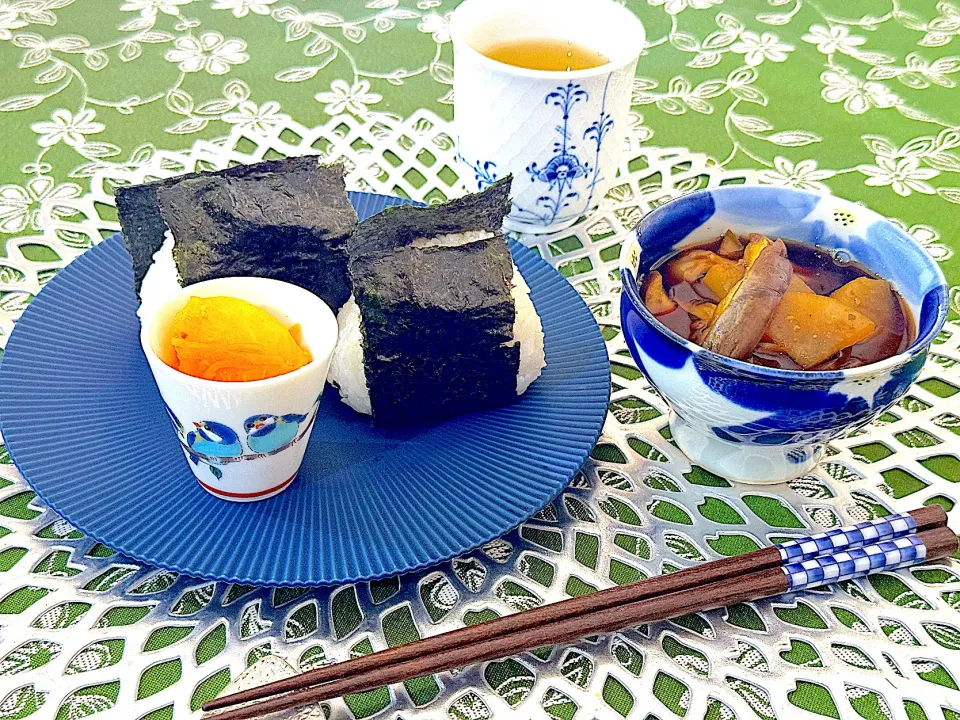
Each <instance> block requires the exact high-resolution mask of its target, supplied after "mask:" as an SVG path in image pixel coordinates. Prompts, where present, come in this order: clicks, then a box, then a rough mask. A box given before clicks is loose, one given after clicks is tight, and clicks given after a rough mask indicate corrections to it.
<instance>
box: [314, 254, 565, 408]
mask: <svg viewBox="0 0 960 720" xmlns="http://www.w3.org/2000/svg"><path fill="white" fill-rule="evenodd" d="M510 294H511V296H512V297H513V303H514V306H515V308H516V318H515V319H514V321H513V339H514V341H515V342H519V343H520V368H519V370H518V372H517V395H522V394H523V393H525V392H526V391H527V388H528V387H530V384H531V383H532V382H533V381H534V380H536V379H537V378H538V377H540V371H541V370H543V368H544V367H546V364H547V362H546V358H545V356H544V354H543V326H542V325H541V323H540V316H539V315H537V311H536V310H535V309H534V307H533V301H532V300H531V299H530V288H529V287H528V286H527V283H526V282H524V280H523V276H522V275H520V272H519V271H518V270H517V269H516V268H514V270H513V287H512V288H511V292H510ZM337 325H339V326H340V338H339V340H337V347H336V348H334V351H333V359H332V360H331V362H330V374H329V375H328V376H327V380H329V382H331V383H332V384H334V385H335V386H337V388H339V390H340V399H341V400H343V402H345V403H346V404H347V405H349V406H350V407H352V408H353V409H354V410H356V411H357V412H360V413H364V414H365V415H371V414H372V413H373V409H372V407H371V405H370V391H369V390H368V388H367V378H366V372H365V371H364V367H363V334H362V332H361V330H360V307H359V306H358V305H357V303H356V301H355V300H354V299H353V296H351V297H350V299H349V300H347V302H346V304H345V305H344V306H343V307H342V308H341V309H340V313H339V314H338V315H337Z"/></svg>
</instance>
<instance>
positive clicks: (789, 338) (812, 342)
mask: <svg viewBox="0 0 960 720" xmlns="http://www.w3.org/2000/svg"><path fill="white" fill-rule="evenodd" d="M875 328H876V325H875V324H874V322H873V321H872V320H871V319H870V318H869V317H867V316H866V315H864V314H863V313H860V312H858V311H856V310H854V309H853V308H851V307H849V306H848V305H845V304H844V303H842V302H840V301H839V300H837V299H835V298H832V297H826V296H823V295H816V294H813V293H801V292H788V293H786V294H785V295H784V296H783V299H782V300H781V301H780V304H779V305H778V306H777V309H776V311H775V312H774V313H773V317H772V318H771V320H770V324H769V325H768V326H767V331H766V333H765V335H766V336H767V337H769V338H770V339H771V340H772V341H773V342H775V343H776V344H777V345H779V346H780V347H782V348H783V349H784V350H785V351H786V353H787V354H788V355H789V356H790V357H791V358H793V360H794V361H795V362H796V363H797V364H798V365H800V366H801V367H803V368H804V369H809V368H812V367H814V366H815V365H819V364H820V363H822V362H823V361H824V360H827V359H828V358H830V357H832V356H833V355H835V354H836V353H838V352H840V351H841V350H843V349H844V348H848V347H850V346H851V345H856V344H857V343H858V342H860V341H861V340H865V339H866V338H868V337H870V335H872V334H873V331H874V329H875Z"/></svg>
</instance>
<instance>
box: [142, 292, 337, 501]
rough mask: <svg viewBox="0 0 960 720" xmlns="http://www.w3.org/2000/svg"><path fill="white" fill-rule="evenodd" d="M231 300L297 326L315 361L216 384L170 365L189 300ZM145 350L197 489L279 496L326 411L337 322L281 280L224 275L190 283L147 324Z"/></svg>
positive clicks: (231, 496)
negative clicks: (175, 326) (171, 337)
mask: <svg viewBox="0 0 960 720" xmlns="http://www.w3.org/2000/svg"><path fill="white" fill-rule="evenodd" d="M221 295H222V296H228V297H235V298H239V299H241V300H246V301H247V302H249V303H252V304H254V305H257V306H258V307H261V308H263V309H264V310H266V311H267V312H269V313H270V314H271V315H273V316H274V317H275V318H277V319H278V320H280V321H281V322H282V323H284V325H286V326H287V327H289V326H291V325H293V324H294V323H299V324H300V328H301V330H302V334H303V335H302V336H303V344H304V345H305V346H306V347H307V349H308V350H309V351H310V354H311V355H312V358H313V359H312V360H311V361H310V362H309V363H307V364H306V365H304V366H303V367H301V368H299V369H297V370H294V371H293V372H289V373H287V374H285V375H278V376H276V377H272V378H267V379H266V380H253V381H250V382H219V381H216V380H204V379H203V378H196V377H192V376H190V375H186V374H184V373H182V372H180V371H179V370H175V369H174V368H172V367H171V366H170V365H168V364H167V362H168V361H171V360H172V357H171V355H172V353H173V352H174V350H173V348H172V346H170V345H169V343H168V342H166V341H167V339H168V335H167V333H168V331H169V328H170V325H171V323H172V322H173V319H174V316H175V315H176V314H177V312H179V311H180V310H181V309H182V308H183V306H184V305H186V304H187V301H188V300H189V299H190V298H191V297H216V296H221ZM140 343H141V345H142V346H143V352H144V353H145V354H146V356H147V362H148V363H149V364H150V370H151V371H152V372H153V377H154V380H156V382H157V387H158V388H159V389H160V395H161V396H162V397H163V401H164V402H165V403H166V405H167V413H168V414H169V415H170V419H171V421H172V422H173V425H174V428H175V429H176V431H177V436H178V438H179V440H180V445H181V447H182V449H183V452H184V455H186V457H187V463H188V464H189V465H190V469H191V470H192V471H193V474H194V476H195V477H196V478H197V481H198V482H199V483H200V485H201V486H202V487H203V488H204V489H205V490H206V491H207V492H209V493H211V494H212V495H215V496H216V497H219V498H222V499H224V500H230V501H233V502H250V501H253V500H263V499H265V498H268V497H272V496H274V495H277V494H278V493H281V492H283V491H284V490H285V489H286V488H287V487H289V486H290V484H291V483H292V482H293V480H294V478H295V477H296V475H297V471H298V470H299V469H300V464H301V462H302V461H303V454H304V452H305V451H306V448H307V441H308V440H309V439H310V431H311V429H312V428H313V422H314V420H315V419H316V416H317V410H318V409H319V407H320V395H321V393H322V392H323V386H324V383H325V382H326V379H327V370H328V368H329V367H330V358H331V356H332V354H333V347H334V345H336V343H337V319H336V317H334V314H333V311H332V310H331V309H330V308H329V307H328V306H327V304H326V303H324V302H323V300H321V299H320V298H318V297H317V296H316V295H314V294H313V293H311V292H309V291H307V290H304V289H303V288H301V287H297V286H296V285H292V284H290V283H286V282H282V281H280V280H271V279H269V278H259V277H227V278H218V279H216V280H207V281H205V282H200V283H196V284H195V285H188V286H187V287H185V288H183V289H182V290H180V292H179V293H177V294H176V295H174V296H173V297H172V298H171V299H170V300H168V301H167V302H165V303H163V304H162V305H160V306H159V307H157V309H156V310H155V311H153V312H151V313H149V315H148V316H146V317H144V318H143V325H142V329H141V332H140Z"/></svg>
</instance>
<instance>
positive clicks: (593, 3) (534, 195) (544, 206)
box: [450, 0, 644, 233]
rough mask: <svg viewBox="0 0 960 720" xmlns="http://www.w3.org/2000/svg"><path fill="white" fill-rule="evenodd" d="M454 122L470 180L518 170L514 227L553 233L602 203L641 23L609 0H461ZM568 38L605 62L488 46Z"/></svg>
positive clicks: (479, 185)
mask: <svg viewBox="0 0 960 720" xmlns="http://www.w3.org/2000/svg"><path fill="white" fill-rule="evenodd" d="M450 33H451V37H452V38H453V50H454V80H453V85H454V124H455V128H456V131H457V136H458V139H457V142H458V152H459V158H460V162H461V164H462V165H461V167H462V172H466V173H468V174H467V177H466V178H465V179H466V180H467V185H468V187H469V186H471V185H473V184H476V189H478V190H481V189H483V188H484V187H486V186H488V185H489V184H490V183H492V182H493V181H494V180H496V179H498V178H501V177H504V176H505V175H507V174H508V173H512V174H513V189H512V192H511V194H512V197H513V208H512V210H511V212H510V214H509V215H508V216H507V219H506V221H505V222H504V227H505V228H506V229H508V230H515V231H517V232H527V233H552V232H556V231H558V230H561V229H563V228H565V227H568V226H570V225H572V224H573V223H574V222H576V220H577V218H579V217H580V216H581V215H583V214H584V213H586V212H587V211H589V210H590V209H592V208H594V207H596V206H597V205H598V204H599V202H600V199H601V198H602V197H603V194H604V193H605V192H606V190H607V188H609V187H610V184H611V183H612V182H613V180H614V177H615V175H616V172H617V159H618V156H619V154H620V150H621V148H622V145H623V139H624V135H625V131H626V122H627V112H628V110H629V108H630V90H631V86H632V83H633V76H634V73H635V72H636V68H637V59H638V57H639V55H640V52H641V50H643V44H644V31H643V25H642V24H641V23H640V20H638V19H637V17H636V16H635V15H634V14H633V13H631V12H630V11H629V10H627V9H626V8H624V7H622V6H621V5H618V4H617V3H615V2H613V0H465V2H463V3H462V4H461V5H460V6H459V7H458V8H457V9H456V11H454V13H453V18H452V20H451V23H450ZM543 38H547V39H554V40H558V39H559V40H564V41H572V42H573V43H575V44H577V45H581V46H584V47H587V48H590V49H592V50H596V51H598V52H600V53H602V54H603V55H605V56H606V57H607V58H608V59H609V62H607V63H606V64H604V65H600V66H599V67H595V68H590V69H587V70H574V71H569V72H567V71H548V70H530V69H527V68H521V67H514V66H512V65H507V64H505V63H501V62H498V61H496V60H492V59H490V58H488V57H486V56H485V55H483V52H484V51H485V50H487V49H489V48H490V47H492V46H493V45H495V44H499V43H503V42H507V41H511V40H519V39H543Z"/></svg>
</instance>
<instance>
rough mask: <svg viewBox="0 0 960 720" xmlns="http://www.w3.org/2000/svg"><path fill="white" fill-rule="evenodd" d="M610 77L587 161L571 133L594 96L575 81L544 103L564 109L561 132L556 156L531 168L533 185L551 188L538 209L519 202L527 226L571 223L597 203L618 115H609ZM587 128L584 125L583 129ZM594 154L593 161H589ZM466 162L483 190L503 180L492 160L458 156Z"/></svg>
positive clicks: (590, 133)
mask: <svg viewBox="0 0 960 720" xmlns="http://www.w3.org/2000/svg"><path fill="white" fill-rule="evenodd" d="M609 85H610V78H609V77H608V78H607V80H606V83H605V84H604V88H603V97H602V100H601V103H600V113H599V115H598V116H597V119H596V120H594V121H593V122H592V123H590V125H588V126H587V128H586V129H585V130H584V131H583V135H582V137H581V138H580V139H579V140H583V141H586V144H587V146H588V147H587V153H588V155H587V156H586V159H583V157H582V152H583V150H582V149H581V148H580V147H579V145H578V143H579V140H577V139H576V138H575V137H574V135H573V133H572V132H571V130H570V125H571V115H572V114H573V112H574V109H575V107H576V105H577V104H578V103H581V102H582V103H586V102H587V101H588V100H589V99H590V94H589V93H588V92H587V91H586V90H584V89H583V87H582V86H581V85H580V84H578V83H574V82H567V83H566V84H565V85H559V86H557V88H556V89H555V90H553V91H551V92H549V93H547V94H546V96H545V97H544V99H543V102H544V104H546V105H553V106H554V107H556V108H558V109H559V110H560V115H561V119H560V122H559V123H558V124H557V125H556V127H555V130H556V133H557V139H556V140H554V142H553V145H552V154H551V156H550V157H548V158H546V159H541V160H534V161H533V162H531V163H530V164H529V165H527V168H526V171H527V175H528V180H529V182H530V183H533V184H541V185H546V188H545V189H544V190H543V191H542V192H541V194H540V195H538V197H537V199H536V203H535V206H534V207H522V206H520V205H518V204H517V203H516V202H515V203H514V206H513V209H514V213H516V215H517V217H518V218H520V219H522V220H523V221H525V222H529V223H533V224H536V225H542V226H544V227H546V226H549V225H555V224H560V223H565V222H569V221H570V220H573V219H576V218H577V217H579V216H580V215H581V214H583V212H585V211H586V210H587V209H588V208H589V207H590V204H591V203H592V202H593V197H594V193H595V190H596V188H597V186H598V184H600V183H601V181H602V180H603V177H602V176H601V174H600V151H601V149H602V148H603V144H604V141H605V140H606V139H607V137H608V135H609V134H610V131H612V130H613V128H614V125H615V123H614V119H613V116H612V115H611V114H610V113H608V112H607V90H608V89H609ZM581 127H582V126H581ZM591 150H592V155H593V157H592V158H591V157H590V156H589V153H590V151H591ZM458 157H459V159H460V161H461V162H463V163H464V164H465V165H466V166H467V167H469V168H470V169H471V170H472V171H473V173H474V180H475V182H476V184H477V189H478V190H482V189H483V188H485V187H488V186H489V185H491V184H492V183H493V182H494V180H496V179H497V169H496V168H497V165H496V163H495V162H493V161H491V160H468V159H467V158H465V157H463V156H462V155H459V154H458ZM520 182H521V181H520V179H519V178H516V177H515V178H514V195H515V196H517V195H519V194H520V192H521V190H522V188H521V187H520V185H519V183H520Z"/></svg>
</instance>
